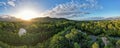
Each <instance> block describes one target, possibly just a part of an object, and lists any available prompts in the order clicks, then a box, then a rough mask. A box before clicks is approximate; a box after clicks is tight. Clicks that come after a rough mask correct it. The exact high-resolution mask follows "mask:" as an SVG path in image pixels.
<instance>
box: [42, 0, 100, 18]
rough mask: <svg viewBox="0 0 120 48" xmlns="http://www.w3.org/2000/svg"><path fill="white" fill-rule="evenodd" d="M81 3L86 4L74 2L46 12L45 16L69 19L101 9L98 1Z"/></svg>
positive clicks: (91, 0) (89, 0) (85, 0)
mask: <svg viewBox="0 0 120 48" xmlns="http://www.w3.org/2000/svg"><path fill="white" fill-rule="evenodd" d="M81 1H84V2H82V3H80V2H78V1H75V0H72V1H71V2H67V3H64V4H59V5H57V6H55V7H54V8H53V9H51V10H48V11H47V12H45V13H44V14H43V15H44V16H50V17H56V18H69V17H76V16H83V15H86V14H90V13H91V12H90V10H92V9H97V8H98V7H99V6H98V3H97V1H96V0H81Z"/></svg>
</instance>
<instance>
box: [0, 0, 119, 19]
mask: <svg viewBox="0 0 120 48" xmlns="http://www.w3.org/2000/svg"><path fill="white" fill-rule="evenodd" d="M119 2H120V0H0V15H14V14H17V12H18V11H19V10H25V9H30V10H35V11H36V12H38V13H39V14H41V15H42V16H49V17H55V18H69V19H78V20H79V19H81V18H89V17H114V16H120V3H119Z"/></svg>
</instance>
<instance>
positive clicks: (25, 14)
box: [15, 9, 39, 20]
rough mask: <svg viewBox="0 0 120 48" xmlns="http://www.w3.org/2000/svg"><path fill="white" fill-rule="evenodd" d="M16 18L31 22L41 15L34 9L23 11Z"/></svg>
mask: <svg viewBox="0 0 120 48" xmlns="http://www.w3.org/2000/svg"><path fill="white" fill-rule="evenodd" d="M15 16H16V18H20V19H22V20H31V19H32V18H36V17H38V16H39V13H38V12H37V11H35V10H32V9H22V10H20V11H19V12H17V13H16V15H15Z"/></svg>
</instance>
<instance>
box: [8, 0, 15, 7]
mask: <svg viewBox="0 0 120 48" xmlns="http://www.w3.org/2000/svg"><path fill="white" fill-rule="evenodd" d="M8 5H10V6H13V7H15V6H16V4H15V2H14V1H8Z"/></svg>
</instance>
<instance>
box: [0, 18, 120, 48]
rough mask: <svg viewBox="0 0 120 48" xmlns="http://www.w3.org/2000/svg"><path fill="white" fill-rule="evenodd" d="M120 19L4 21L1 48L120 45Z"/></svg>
mask: <svg viewBox="0 0 120 48" xmlns="http://www.w3.org/2000/svg"><path fill="white" fill-rule="evenodd" d="M117 47H120V20H103V21H72V20H68V19H64V18H49V17H44V18H35V19H32V20H30V21H23V20H22V21H12V22H11V21H0V48H117Z"/></svg>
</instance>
